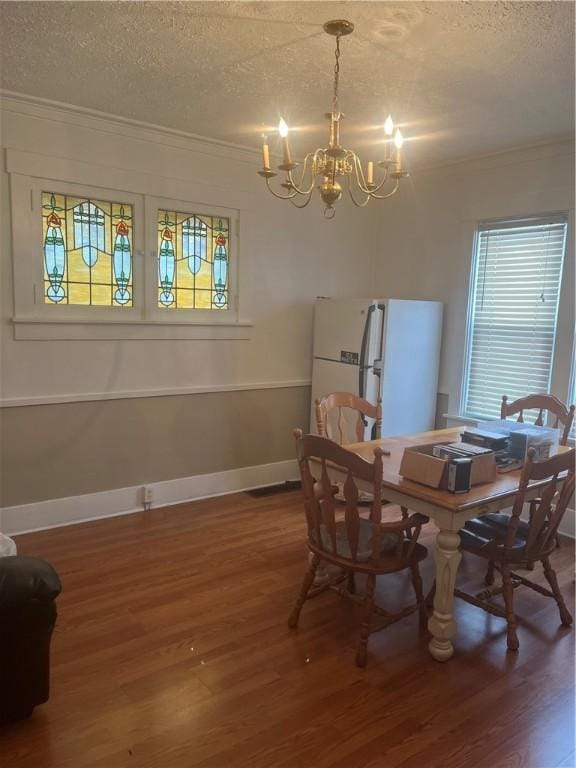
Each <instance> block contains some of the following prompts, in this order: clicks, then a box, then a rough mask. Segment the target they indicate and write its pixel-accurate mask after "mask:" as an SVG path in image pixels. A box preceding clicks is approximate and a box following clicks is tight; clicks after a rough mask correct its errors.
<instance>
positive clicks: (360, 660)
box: [356, 573, 376, 667]
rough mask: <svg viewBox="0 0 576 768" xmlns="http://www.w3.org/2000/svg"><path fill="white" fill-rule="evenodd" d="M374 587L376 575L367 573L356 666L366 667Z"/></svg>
mask: <svg viewBox="0 0 576 768" xmlns="http://www.w3.org/2000/svg"><path fill="white" fill-rule="evenodd" d="M375 586H376V574H374V573H369V574H368V580H367V583H366V596H365V597H364V618H363V620H362V626H361V627H360V643H359V645H358V650H357V652H356V666H358V667H365V666H366V653H367V650H366V647H367V645H368V636H369V635H370V620H371V618H372V611H373V609H374V588H375Z"/></svg>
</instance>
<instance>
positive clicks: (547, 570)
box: [542, 557, 572, 627]
mask: <svg viewBox="0 0 576 768" xmlns="http://www.w3.org/2000/svg"><path fill="white" fill-rule="evenodd" d="M542 565H543V566H544V575H545V576H546V578H547V580H548V584H550V587H551V589H552V592H553V593H554V597H555V598H556V603H557V604H558V610H559V611H560V621H561V622H562V624H563V625H564V626H565V627H569V626H570V625H571V624H572V616H571V615H570V611H569V610H568V608H566V604H565V603H564V598H563V597H562V592H560V587H559V586H558V579H557V578H556V573H555V571H554V569H553V568H552V566H551V565H550V560H549V559H548V558H547V557H545V558H543V560H542Z"/></svg>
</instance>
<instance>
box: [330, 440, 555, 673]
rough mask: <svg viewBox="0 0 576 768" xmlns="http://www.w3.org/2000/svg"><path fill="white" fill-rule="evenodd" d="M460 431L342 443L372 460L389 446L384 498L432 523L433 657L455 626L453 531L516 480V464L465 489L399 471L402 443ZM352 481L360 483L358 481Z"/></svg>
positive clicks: (504, 500)
mask: <svg viewBox="0 0 576 768" xmlns="http://www.w3.org/2000/svg"><path fill="white" fill-rule="evenodd" d="M461 432H462V428H455V429H454V428H451V429H439V430H434V431H431V432H421V433H419V434H414V435H403V436H400V437H386V438H383V439H381V440H372V441H369V442H363V443H352V444H349V445H346V448H347V449H348V450H350V451H353V452H354V453H357V454H358V455H359V456H362V457H363V458H364V459H366V460H367V461H372V460H373V458H374V449H375V448H376V447H378V446H380V447H381V448H383V449H384V450H385V451H389V452H390V455H385V456H384V457H383V460H384V475H383V481H382V486H383V492H384V495H385V497H386V500H387V501H389V502H390V503H393V504H399V505H401V506H404V507H408V509H410V510H412V511H414V512H421V513H422V514H424V515H427V516H428V517H430V518H431V519H432V520H433V521H434V523H435V524H436V526H437V528H438V533H437V534H436V546H435V548H434V560H435V565H436V592H435V595H434V612H433V614H432V616H431V617H430V620H429V622H428V629H429V630H430V633H431V634H432V639H431V640H430V643H429V646H428V647H429V650H430V654H431V655H432V656H433V658H435V659H437V660H438V661H447V660H448V659H449V658H450V657H451V656H452V655H453V653H454V647H453V645H452V639H453V638H454V636H455V635H456V632H457V625H456V620H455V618H454V586H455V583H456V576H457V573H458V566H459V564H460V560H461V559H462V553H461V552H460V536H459V533H458V532H459V531H460V529H461V528H463V526H464V524H465V523H466V521H467V520H471V519H472V518H474V517H478V516H479V515H485V514H486V513H488V512H496V511H499V510H502V509H505V508H507V507H511V506H512V504H513V502H514V496H515V494H516V493H517V491H518V486H519V482H520V470H516V471H514V472H506V473H498V474H497V475H496V479H495V480H494V481H493V482H490V483H483V484H481V485H476V486H473V487H472V488H471V490H470V491H468V492H467V493H458V494H455V493H450V492H449V491H446V490H442V489H439V488H431V487H429V486H426V485H422V484H420V483H417V482H414V481H412V480H408V479H405V478H403V477H402V475H400V473H399V470H400V461H401V459H402V454H403V453H404V449H405V448H407V447H409V446H413V445H423V444H429V443H434V442H451V441H458V440H459V439H460V433H461ZM565 450H568V448H565V447H562V446H560V448H559V451H565ZM332 473H334V479H335V480H337V479H343V475H342V476H341V477H339V470H338V468H337V467H332V468H331V469H330V474H332ZM357 482H358V486H359V487H360V488H361V487H362V481H360V480H358V481H357ZM545 482H546V481H538V482H533V483H531V484H530V486H529V488H528V491H527V494H526V500H527V501H529V500H530V499H532V498H535V497H537V495H538V489H539V488H540V487H541V486H542V485H543V484H544V483H545ZM364 490H366V491H369V490H370V488H369V487H368V486H367V485H366V486H365V488H364Z"/></svg>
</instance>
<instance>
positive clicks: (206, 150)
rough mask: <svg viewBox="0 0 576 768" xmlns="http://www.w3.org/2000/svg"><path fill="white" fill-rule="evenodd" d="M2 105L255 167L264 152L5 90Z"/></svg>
mask: <svg viewBox="0 0 576 768" xmlns="http://www.w3.org/2000/svg"><path fill="white" fill-rule="evenodd" d="M0 106H1V109H2V111H8V112H13V113H15V114H21V115H27V116H29V117H33V118H36V119H41V120H51V121H53V122H58V123H62V124H67V125H73V126H76V127H80V128H88V129H92V130H99V131H102V132H107V133H114V134H122V135H123V136H127V135H128V136H131V137H133V138H134V139H137V140H140V141H148V142H152V143H154V144H158V143H159V142H160V143H162V144H164V145H168V146H172V147H175V148H177V149H185V150H189V151H193V152H200V153H202V154H205V155H212V156H216V157H219V158H222V157H224V158H230V159H234V160H239V161H242V162H246V163H249V164H251V165H253V164H254V158H255V157H256V156H258V155H259V152H260V148H259V147H258V148H255V147H248V146H245V145H242V144H234V143H233V142H227V141H222V140H220V139H212V138H210V137H207V136H199V135H198V134H195V133H188V132H187V131H181V130H178V129H176V128H167V127H165V126H162V125H158V124H156V123H146V122H142V121H140V120H132V119H130V118H126V117H120V116H119V115H113V114H109V113H107V112H101V111H99V110H96V109H88V108H87V107H78V106H75V105H73V104H67V103H65V102H61V101H54V100H52V99H44V98H40V97H39V96H30V95H28V94H24V93H17V92H15V91H8V90H5V89H1V88H0Z"/></svg>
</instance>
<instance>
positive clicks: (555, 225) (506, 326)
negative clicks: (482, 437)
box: [462, 216, 566, 418]
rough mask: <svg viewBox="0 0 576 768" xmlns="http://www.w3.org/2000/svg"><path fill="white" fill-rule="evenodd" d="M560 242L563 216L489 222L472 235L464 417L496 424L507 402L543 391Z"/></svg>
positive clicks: (554, 312)
mask: <svg viewBox="0 0 576 768" xmlns="http://www.w3.org/2000/svg"><path fill="white" fill-rule="evenodd" d="M565 242H566V219H565V217H562V216H556V217H553V218H551V217H548V218H538V219H528V220H521V221H520V220H517V221H509V222H492V223H485V224H482V225H481V226H480V227H479V228H478V231H477V235H476V242H475V253H474V260H473V270H472V280H471V289H470V301H469V309H468V343H467V360H466V369H465V377H464V386H463V400H462V402H463V408H462V412H463V413H464V414H465V415H467V416H479V417H483V418H500V402H501V399H502V395H507V396H508V400H509V401H512V400H515V399H516V398H518V397H523V396H525V395H528V394H533V393H537V392H548V391H549V386H550V373H551V368H552V356H553V352H554V339H555V336H556V318H557V314H558V299H559V294H560V282H561V278H562V262H563V258H564V248H565Z"/></svg>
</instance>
